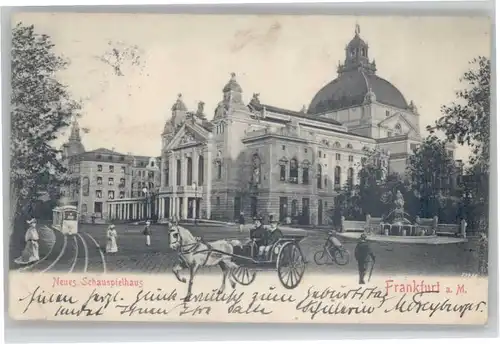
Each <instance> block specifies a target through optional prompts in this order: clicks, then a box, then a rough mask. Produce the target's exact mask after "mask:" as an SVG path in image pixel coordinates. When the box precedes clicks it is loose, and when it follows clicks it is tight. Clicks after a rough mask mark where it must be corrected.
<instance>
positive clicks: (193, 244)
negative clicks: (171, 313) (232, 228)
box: [169, 224, 241, 301]
mask: <svg viewBox="0 0 500 344" xmlns="http://www.w3.org/2000/svg"><path fill="white" fill-rule="evenodd" d="M169 237H170V248H172V249H173V250H175V251H176V252H177V254H178V255H179V258H180V260H181V261H182V262H183V263H184V264H185V265H186V266H187V268H188V269H189V284H188V292H187V295H186V297H185V301H189V299H190V298H191V290H192V287H193V278H194V276H195V275H196V272H197V271H198V269H199V268H201V267H204V266H206V267H209V266H215V265H219V266H220V268H221V269H222V273H223V276H222V285H221V286H220V288H219V292H220V293H222V292H223V291H224V289H225V287H226V279H227V277H228V276H229V282H230V283H231V287H232V288H234V287H235V286H236V283H235V281H234V279H233V277H232V274H231V273H230V272H231V271H232V270H233V269H236V268H238V265H236V264H235V263H233V262H232V261H231V258H232V257H231V254H233V252H234V250H233V249H234V247H236V246H239V247H241V242H239V241H238V240H217V241H212V242H208V243H205V242H203V241H202V240H201V239H200V238H196V237H194V236H193V235H192V234H191V232H190V231H188V230H187V229H186V228H184V227H181V226H179V225H178V224H175V225H172V226H171V227H170V229H169ZM213 250H217V251H219V252H223V253H227V254H223V253H219V252H214V251H213ZM182 269H183V267H182V265H181V264H179V263H177V264H176V265H174V267H173V268H172V272H173V273H174V275H175V277H177V279H178V280H179V281H180V282H182V283H186V279H185V278H183V277H180V276H179V272H180V271H181V270H182Z"/></svg>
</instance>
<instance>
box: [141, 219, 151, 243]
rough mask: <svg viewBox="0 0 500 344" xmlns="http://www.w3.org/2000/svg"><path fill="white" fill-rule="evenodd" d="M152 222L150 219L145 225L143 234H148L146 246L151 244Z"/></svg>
mask: <svg viewBox="0 0 500 344" xmlns="http://www.w3.org/2000/svg"><path fill="white" fill-rule="evenodd" d="M150 226H151V222H150V221H149V220H147V221H146V227H144V231H143V232H142V234H144V235H145V236H146V246H151V227H150Z"/></svg>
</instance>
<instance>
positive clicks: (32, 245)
mask: <svg viewBox="0 0 500 344" xmlns="http://www.w3.org/2000/svg"><path fill="white" fill-rule="evenodd" d="M27 223H28V224H29V228H28V230H27V231H26V234H25V235H24V240H25V241H26V245H25V246H24V250H23V252H22V254H21V257H19V258H17V259H16V260H14V262H15V263H16V264H22V265H26V264H30V263H33V262H36V261H38V260H40V255H39V251H38V249H39V246H38V240H39V236H38V231H37V229H36V220H35V219H31V220H29V221H28V222H27Z"/></svg>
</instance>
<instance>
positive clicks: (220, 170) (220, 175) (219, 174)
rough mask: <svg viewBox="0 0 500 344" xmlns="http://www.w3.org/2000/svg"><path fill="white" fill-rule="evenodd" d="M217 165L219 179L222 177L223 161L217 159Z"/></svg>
mask: <svg viewBox="0 0 500 344" xmlns="http://www.w3.org/2000/svg"><path fill="white" fill-rule="evenodd" d="M215 165H216V166H217V179H222V162H221V161H220V160H217V161H216V162H215Z"/></svg>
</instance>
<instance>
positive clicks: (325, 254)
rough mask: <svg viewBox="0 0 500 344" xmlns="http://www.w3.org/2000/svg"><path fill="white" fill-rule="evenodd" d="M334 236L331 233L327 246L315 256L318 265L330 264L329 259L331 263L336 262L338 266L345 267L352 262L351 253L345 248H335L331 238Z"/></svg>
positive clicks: (326, 242)
mask: <svg viewBox="0 0 500 344" xmlns="http://www.w3.org/2000/svg"><path fill="white" fill-rule="evenodd" d="M332 236H333V233H329V235H328V238H327V239H326V241H325V245H324V246H323V249H322V250H321V251H318V252H316V253H315V254H314V262H316V264H318V265H324V264H329V263H328V258H330V260H331V261H333V262H335V263H336V264H337V265H340V266H343V265H347V264H348V263H349V260H350V254H349V251H348V250H347V249H346V248H345V247H343V246H342V247H336V246H333V244H332V242H331V240H330V238H331V237H332Z"/></svg>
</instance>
